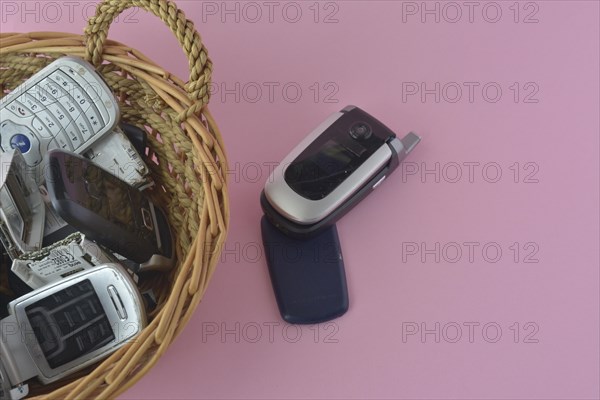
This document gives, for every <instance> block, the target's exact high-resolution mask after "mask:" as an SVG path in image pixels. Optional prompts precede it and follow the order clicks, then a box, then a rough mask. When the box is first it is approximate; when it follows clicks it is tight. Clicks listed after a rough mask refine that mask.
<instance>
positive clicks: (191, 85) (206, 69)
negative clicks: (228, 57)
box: [85, 0, 212, 113]
mask: <svg viewBox="0 0 600 400" xmlns="http://www.w3.org/2000/svg"><path fill="white" fill-rule="evenodd" d="M131 7H138V8H141V9H143V10H146V11H149V12H152V13H153V14H154V15H156V16H157V17H159V18H160V19H161V20H162V21H163V22H164V23H165V24H167V25H168V26H169V28H170V29H171V31H172V32H173V33H174V34H175V36H176V37H177V40H179V44H180V45H181V47H182V48H183V51H184V52H185V54H186V56H187V58H188V60H189V68H190V77H189V81H188V83H187V84H186V91H187V93H188V95H189V96H190V99H191V100H192V101H193V102H194V105H193V106H192V107H191V109H190V110H188V112H189V113H193V112H196V111H199V109H201V108H202V106H204V105H205V104H208V98H209V85H210V78H211V74H212V62H211V61H210V59H209V58H208V54H207V51H206V48H205V47H204V45H203V44H202V39H201V38H200V35H199V34H198V32H197V31H196V29H195V28H194V23H193V22H192V21H190V20H189V19H187V18H186V17H185V14H184V13H183V11H181V10H180V9H179V8H177V6H176V5H175V3H173V2H172V1H170V0H103V1H102V2H100V3H99V4H98V7H97V8H96V15H95V16H93V17H91V18H90V20H89V21H88V26H87V27H86V29H85V40H86V59H87V60H88V61H90V62H91V63H92V64H94V65H95V66H99V65H100V64H101V63H102V53H103V50H104V42H105V40H106V37H107V35H108V29H109V28H110V25H111V23H112V22H113V20H114V19H115V18H116V17H117V16H118V15H119V14H121V13H122V12H123V11H124V10H126V9H128V8H131Z"/></svg>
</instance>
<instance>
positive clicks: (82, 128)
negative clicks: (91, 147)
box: [73, 115, 94, 150]
mask: <svg viewBox="0 0 600 400" xmlns="http://www.w3.org/2000/svg"><path fill="white" fill-rule="evenodd" d="M75 125H76V126H77V129H79V132H81V137H82V138H83V141H84V142H87V141H88V140H89V139H91V137H92V136H93V135H94V132H93V131H92V130H91V128H90V127H89V125H88V124H87V117H86V116H85V115H81V116H80V117H79V118H77V120H75ZM73 147H75V145H74V146H73ZM75 150H77V147H75Z"/></svg>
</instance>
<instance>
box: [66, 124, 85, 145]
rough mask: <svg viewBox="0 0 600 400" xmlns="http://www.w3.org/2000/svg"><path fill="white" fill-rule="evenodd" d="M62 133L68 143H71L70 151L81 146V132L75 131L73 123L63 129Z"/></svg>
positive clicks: (75, 126) (75, 127)
mask: <svg viewBox="0 0 600 400" xmlns="http://www.w3.org/2000/svg"><path fill="white" fill-rule="evenodd" d="M64 133H65V135H66V137H67V139H68V140H69V142H71V150H75V149H77V148H79V147H80V146H81V143H82V142H81V132H79V129H77V125H76V124H75V121H73V122H71V123H70V124H69V125H67V126H66V127H65V129H64Z"/></svg>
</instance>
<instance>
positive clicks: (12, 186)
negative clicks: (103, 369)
mask: <svg viewBox="0 0 600 400" xmlns="http://www.w3.org/2000/svg"><path fill="white" fill-rule="evenodd" d="M119 115H120V112H119V107H118V103H117V102H116V99H115V97H114V95H113V94H112V93H111V91H110V89H109V87H108V85H107V84H106V82H105V81H104V80H103V79H102V78H101V76H100V75H99V74H98V73H97V72H96V71H95V69H94V68H93V67H92V66H91V65H90V64H88V63H87V62H85V61H84V60H81V59H78V58H75V57H62V58H59V59H57V60H55V61H54V62H52V63H50V64H49V65H48V66H47V67H46V68H44V69H42V70H41V71H40V72H38V73H36V74H35V75H34V76H32V77H31V78H30V79H29V80H27V81H26V82H24V83H23V84H22V85H21V86H19V87H18V88H16V89H14V90H12V92H11V93H9V94H7V95H6V96H5V97H3V98H2V99H1V100H0V242H1V244H2V246H0V249H2V264H0V301H1V302H3V303H4V304H2V307H1V308H0V318H1V319H0V335H1V340H0V399H2V400H4V399H18V398H22V397H24V396H26V395H27V394H28V385H27V381H28V380H29V379H31V378H34V377H37V378H38V380H39V381H40V382H41V383H42V384H46V383H50V382H54V381H56V380H58V379H61V378H63V377H65V376H67V375H69V374H71V373H73V372H75V371H78V370H81V369H82V368H84V367H86V366H88V365H90V364H92V363H94V362H97V361H98V360H100V359H102V358H104V357H106V356H107V355H109V354H110V353H112V352H114V351H115V350H116V349H118V348H119V347H121V346H122V345H124V344H125V343H127V342H128V341H130V340H131V339H133V338H134V337H135V336H136V335H137V334H138V333H139V332H140V331H141V330H142V329H143V328H144V326H145V325H146V311H147V310H146V308H145V304H144V301H143V297H142V295H141V294H140V291H139V289H138V287H137V283H136V282H137V281H138V274H141V273H143V272H145V271H148V270H150V271H163V270H166V269H169V268H171V267H172V266H173V263H174V261H173V258H174V256H173V252H174V250H173V235H172V233H171V230H170V227H169V224H168V222H167V218H166V215H165V213H164V211H163V210H161V209H160V208H159V207H157V206H156V205H155V204H154V203H153V202H152V201H151V200H150V198H149V196H148V195H147V194H146V193H145V189H147V188H149V187H152V185H153V182H152V179H151V177H150V172H149V169H148V167H147V165H146V163H145V157H146V143H145V139H146V136H145V131H144V130H142V129H139V128H137V127H135V126H132V125H127V124H123V123H121V124H119Z"/></svg>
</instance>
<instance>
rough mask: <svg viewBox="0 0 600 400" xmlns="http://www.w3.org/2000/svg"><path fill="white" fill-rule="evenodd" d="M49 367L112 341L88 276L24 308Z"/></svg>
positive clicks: (56, 365) (110, 329)
mask: <svg viewBox="0 0 600 400" xmlns="http://www.w3.org/2000/svg"><path fill="white" fill-rule="evenodd" d="M25 314H26V316H27V318H28V319H29V323H30V324H31V327H32V328H33V333H34V335H35V338H36V340H37V342H38V343H39V345H40V348H41V349H42V353H43V354H44V357H45V358H46V360H47V362H48V365H49V366H50V367H51V368H58V367H60V366H62V365H64V364H66V363H68V362H71V361H73V360H76V359H77V358H79V357H81V356H84V355H86V354H88V353H91V352H92V351H94V350H96V349H99V348H101V347H103V346H105V345H106V344H108V343H110V342H111V341H113V340H115V335H114V333H113V330H112V328H111V326H110V322H109V319H108V316H107V315H106V312H105V311H104V308H103V307H102V303H101V302H100V299H99V298H98V295H97V293H96V291H95V290H94V287H93V285H92V283H91V282H90V280H89V279H86V280H83V281H81V282H79V283H77V284H74V285H72V286H69V287H68V288H66V289H63V290H61V291H59V292H56V293H53V294H51V295H49V296H48V297H45V298H44V299H42V300H39V301H37V302H35V303H33V304H31V305H29V306H27V307H26V308H25Z"/></svg>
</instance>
